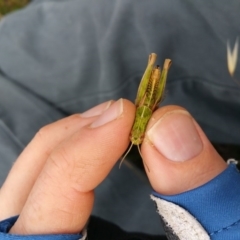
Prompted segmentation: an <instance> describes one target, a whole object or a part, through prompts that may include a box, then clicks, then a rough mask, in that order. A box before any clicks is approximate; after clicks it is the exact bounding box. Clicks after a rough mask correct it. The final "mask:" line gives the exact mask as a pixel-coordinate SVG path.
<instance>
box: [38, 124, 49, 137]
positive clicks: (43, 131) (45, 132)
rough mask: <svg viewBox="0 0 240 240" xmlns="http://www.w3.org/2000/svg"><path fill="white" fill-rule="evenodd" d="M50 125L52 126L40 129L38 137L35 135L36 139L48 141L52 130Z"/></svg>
mask: <svg viewBox="0 0 240 240" xmlns="http://www.w3.org/2000/svg"><path fill="white" fill-rule="evenodd" d="M50 125H51V124H49V125H46V126H44V127H42V128H40V129H39V130H38V132H37V133H36V135H35V139H37V140H40V141H41V140H42V141H44V140H46V139H47V138H48V136H49V131H50V129H51V127H50Z"/></svg>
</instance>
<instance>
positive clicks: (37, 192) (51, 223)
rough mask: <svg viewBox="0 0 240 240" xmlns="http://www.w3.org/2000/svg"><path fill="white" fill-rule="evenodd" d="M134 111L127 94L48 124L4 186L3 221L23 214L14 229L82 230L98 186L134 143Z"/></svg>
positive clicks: (0, 211) (19, 231)
mask: <svg viewBox="0 0 240 240" xmlns="http://www.w3.org/2000/svg"><path fill="white" fill-rule="evenodd" d="M106 109H107V110H106ZM101 114H102V115H101ZM134 114H135V106H134V105H133V104H132V103H131V102H129V101H127V100H122V99H121V100H119V101H117V102H113V101H111V102H108V103H103V104H100V105H98V106H97V107H95V108H93V109H91V110H89V111H87V112H85V113H83V114H81V115H80V114H76V115H73V116H70V117H67V118H65V119H62V120H59V121H57V122H55V123H52V124H50V125H47V126H46V127H43V128H42V129H41V130H40V131H39V132H38V133H37V134H36V136H35V137H34V138H33V140H32V141H31V142H30V143H29V145H28V146H27V147H26V148H25V150H24V151H23V153H22V154H21V155H20V156H19V158H18V159H17V161H16V162H15V164H14V165H13V167H12V169H11V171H10V173H9V175H8V177H7V180H6V182H5V183H4V185H3V187H2V189H1V191H0V220H3V219H6V218H8V217H11V216H14V215H20V216H19V218H18V220H17V222H16V223H15V225H14V226H13V227H12V228H11V231H10V232H11V233H14V234H24V235H25V234H54V233H56V234H57V233H78V232H80V231H81V230H82V229H83V228H84V226H85V224H86V223H87V221H88V218H89V216H90V214H91V211H92V206H93V201H94V193H93V190H94V188H95V187H96V186H97V185H98V184H100V183H101V181H102V180H103V179H104V178H105V177H106V176H107V174H108V173H109V171H110V170H111V168H112V167H113V166H114V164H115V163H116V161H117V160H118V159H119V158H120V157H121V155H122V154H123V152H124V150H125V149H126V148H127V146H128V144H129V132H130V130H131V127H132V123H133V120H134Z"/></svg>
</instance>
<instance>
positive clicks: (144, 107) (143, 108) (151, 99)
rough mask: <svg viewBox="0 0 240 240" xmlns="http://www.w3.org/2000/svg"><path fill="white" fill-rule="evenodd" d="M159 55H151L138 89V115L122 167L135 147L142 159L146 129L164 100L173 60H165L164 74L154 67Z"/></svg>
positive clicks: (157, 67) (136, 102) (136, 103)
mask: <svg viewBox="0 0 240 240" xmlns="http://www.w3.org/2000/svg"><path fill="white" fill-rule="evenodd" d="M156 59H157V54H155V53H152V54H150V55H149V59H148V64H147V68H146V70H145V72H144V74H143V77H142V79H141V82H140V85H139V87H138V92H137V97H136V100H135V105H136V108H137V109H136V115H135V120H134V123H133V127H132V130H131V134H130V141H131V142H132V143H131V145H130V147H129V149H128V151H127V152H126V154H125V155H124V156H123V158H122V160H121V163H120V166H121V164H122V162H123V161H124V159H125V157H126V156H127V154H128V153H129V151H130V150H131V148H132V146H133V145H137V147H138V151H139V153H140V155H141V157H142V154H141V151H140V147H139V145H140V144H141V143H142V142H143V139H144V135H145V131H146V127H147V124H148V121H149V119H150V118H151V116H152V114H153V112H154V111H155V110H156V109H157V107H158V104H159V103H160V102H161V101H162V99H163V94H164V90H165V85H166V80H167V74H168V70H169V68H170V66H171V60H170V59H165V61H164V65H163V69H162V72H161V70H160V67H159V66H158V65H157V66H156V67H155V66H154V64H155V62H156Z"/></svg>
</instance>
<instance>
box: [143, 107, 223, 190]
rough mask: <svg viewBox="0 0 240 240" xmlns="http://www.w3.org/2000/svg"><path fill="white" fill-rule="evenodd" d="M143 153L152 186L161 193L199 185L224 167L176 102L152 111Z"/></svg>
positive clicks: (189, 188)
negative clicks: (174, 104)
mask: <svg viewBox="0 0 240 240" xmlns="http://www.w3.org/2000/svg"><path fill="white" fill-rule="evenodd" d="M142 155H143V158H144V161H145V163H146V165H147V166H148V168H149V169H150V171H146V172H147V175H148V178H149V180H150V183H151V185H152V187H153V189H154V190H155V191H156V192H158V193H161V194H164V195H173V194H179V193H182V192H185V191H188V190H191V189H194V188H196V187H199V186H201V185H203V184H204V183H206V182H208V181H210V180H211V179H213V178H214V177H215V176H217V175H218V174H220V173H221V172H222V171H224V170H225V169H226V167H227V164H226V163H225V162H224V160H223V159H222V158H221V156H220V155H219V154H218V153H217V152H216V150H215V149H214V147H213V146H212V145H211V143H210V141H209V140H208V139H207V137H206V135H205V134H204V132H203V131H202V129H201V128H200V127H199V125H198V124H197V122H196V121H195V120H194V119H193V118H192V116H191V115H190V114H189V113H188V112H187V111H186V110H185V109H183V108H181V107H178V106H167V107H163V108H160V109H158V110H157V111H156V112H155V113H154V114H153V116H152V118H151V120H150V122H149V124H148V128H147V131H146V137H145V141H144V143H143V144H142Z"/></svg>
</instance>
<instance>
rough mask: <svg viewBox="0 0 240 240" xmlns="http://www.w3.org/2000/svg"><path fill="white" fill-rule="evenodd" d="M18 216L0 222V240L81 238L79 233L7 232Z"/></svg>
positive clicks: (75, 239)
mask: <svg viewBox="0 0 240 240" xmlns="http://www.w3.org/2000/svg"><path fill="white" fill-rule="evenodd" d="M17 219H18V216H15V217H11V218H8V219H5V220H3V221H1V222H0V240H4V239H9V240H16V239H19V240H22V239H31V240H43V239H44V240H79V239H81V238H82V235H81V234H55V235H53V234H51V235H50V234H49V235H13V234H8V232H9V230H10V229H11V227H12V226H13V225H14V223H15V222H16V221H17Z"/></svg>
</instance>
